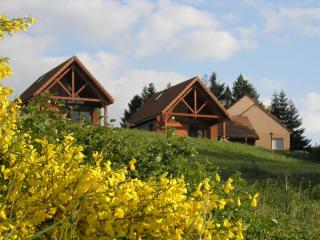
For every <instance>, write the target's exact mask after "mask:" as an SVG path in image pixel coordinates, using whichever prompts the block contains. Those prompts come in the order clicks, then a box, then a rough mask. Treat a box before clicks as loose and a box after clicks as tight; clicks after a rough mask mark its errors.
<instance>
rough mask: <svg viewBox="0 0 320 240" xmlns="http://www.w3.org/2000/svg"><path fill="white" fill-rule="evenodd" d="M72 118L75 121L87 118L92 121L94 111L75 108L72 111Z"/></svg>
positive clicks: (86, 119)
mask: <svg viewBox="0 0 320 240" xmlns="http://www.w3.org/2000/svg"><path fill="white" fill-rule="evenodd" d="M71 119H72V121H74V122H78V121H80V120H85V121H88V122H90V123H91V122H92V113H91V112H90V111H81V110H73V111H71Z"/></svg>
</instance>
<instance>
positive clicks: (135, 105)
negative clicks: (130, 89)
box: [121, 95, 142, 127]
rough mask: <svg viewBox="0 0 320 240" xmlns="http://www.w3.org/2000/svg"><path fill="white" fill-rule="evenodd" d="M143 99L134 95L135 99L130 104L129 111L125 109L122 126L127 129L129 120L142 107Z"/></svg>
mask: <svg viewBox="0 0 320 240" xmlns="http://www.w3.org/2000/svg"><path fill="white" fill-rule="evenodd" d="M141 104H142V98H141V96H140V95H134V97H133V98H132V99H131V100H130V102H129V103H128V110H127V109H125V110H124V113H123V117H122V118H121V121H122V123H121V125H122V126H123V127H125V126H126V125H127V121H128V119H129V118H130V117H131V116H132V114H134V113H135V112H136V111H137V110H138V109H139V108H140V106H141Z"/></svg>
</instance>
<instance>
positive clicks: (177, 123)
mask: <svg viewBox="0 0 320 240" xmlns="http://www.w3.org/2000/svg"><path fill="white" fill-rule="evenodd" d="M229 120H231V118H230V116H229V114H228V113H227V111H226V110H225V108H224V107H223V106H222V105H221V103H220V102H219V101H218V100H217V98H216V97H215V96H214V95H213V94H212V93H211V91H210V90H209V89H208V88H207V87H206V86H205V85H204V83H203V82H202V81H201V80H200V78H199V77H194V78H192V79H190V80H187V81H184V82H182V83H180V84H177V85H175V86H172V87H169V88H167V89H165V90H163V91H161V92H157V93H155V94H154V95H153V96H151V97H150V98H149V99H147V100H146V102H145V103H144V104H143V105H142V106H141V107H140V108H139V109H138V110H137V111H136V112H135V113H134V114H133V115H132V116H131V117H130V118H129V120H128V122H129V123H130V124H131V125H132V126H133V127H135V128H140V129H145V130H148V131H155V132H163V131H164V129H165V128H166V127H173V128H175V129H176V135H178V136H192V137H206V138H209V139H218V137H219V136H218V134H219V131H218V127H219V124H221V129H222V136H221V138H225V137H226V121H229Z"/></svg>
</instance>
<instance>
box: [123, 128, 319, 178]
mask: <svg viewBox="0 0 320 240" xmlns="http://www.w3.org/2000/svg"><path fill="white" fill-rule="evenodd" d="M122 134H124V135H131V136H134V138H135V139H137V140H138V141H145V142H157V141H158V140H160V139H164V138H165V137H166V136H165V135H164V134H159V133H152V132H147V131H142V130H123V131H122ZM190 141H191V142H192V143H194V144H195V146H196V148H197V151H198V153H199V155H198V157H197V160H198V161H199V162H201V164H202V165H204V166H205V167H207V168H213V166H214V167H216V166H218V167H220V168H221V169H222V170H223V172H224V173H225V174H232V173H234V172H236V171H240V172H241V173H242V175H243V176H244V177H245V178H246V179H247V180H250V181H254V180H257V179H266V178H284V177H285V176H288V177H289V180H290V181H291V180H292V181H293V182H300V181H301V180H302V179H304V178H308V179H309V180H312V181H313V182H314V183H315V184H316V183H320V162H319V163H317V162H312V161H308V160H306V157H305V156H303V157H302V156H301V155H298V154H294V153H286V152H276V151H271V150H267V149H264V148H261V147H255V146H247V145H243V144H238V143H231V142H220V141H212V140H208V139H198V138H190Z"/></svg>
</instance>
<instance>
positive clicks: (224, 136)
mask: <svg viewBox="0 0 320 240" xmlns="http://www.w3.org/2000/svg"><path fill="white" fill-rule="evenodd" d="M222 130H223V139H226V138H227V129H226V121H223V123H222Z"/></svg>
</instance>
